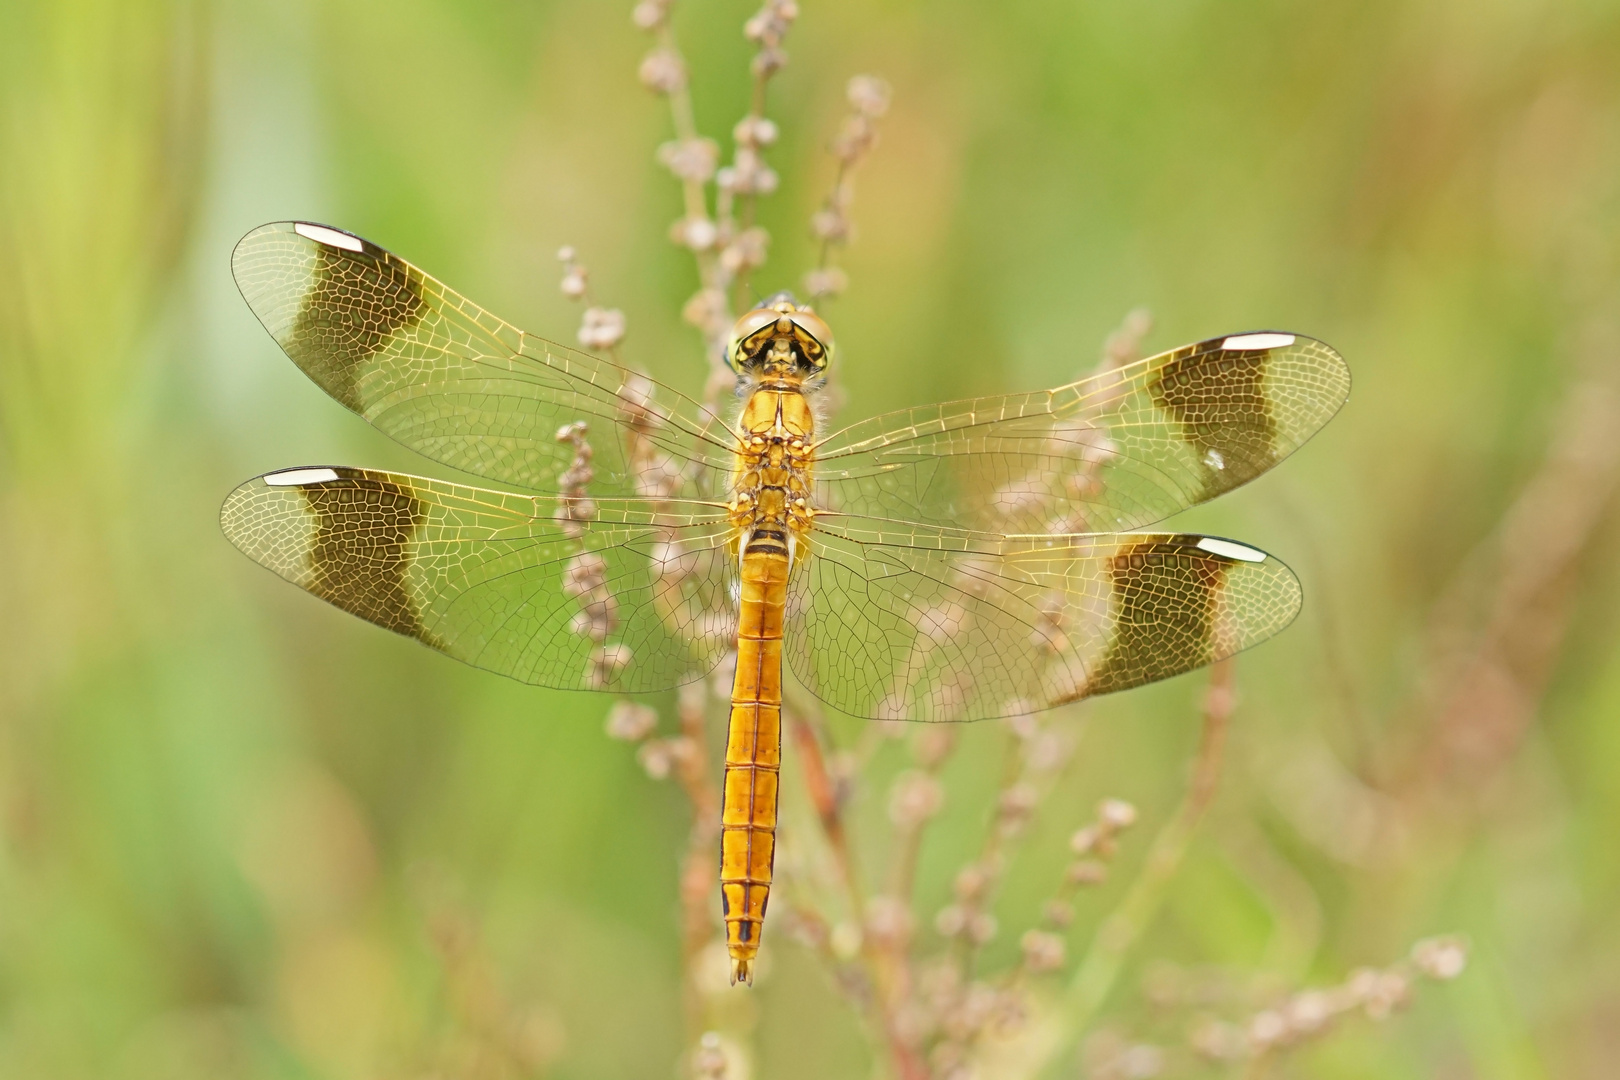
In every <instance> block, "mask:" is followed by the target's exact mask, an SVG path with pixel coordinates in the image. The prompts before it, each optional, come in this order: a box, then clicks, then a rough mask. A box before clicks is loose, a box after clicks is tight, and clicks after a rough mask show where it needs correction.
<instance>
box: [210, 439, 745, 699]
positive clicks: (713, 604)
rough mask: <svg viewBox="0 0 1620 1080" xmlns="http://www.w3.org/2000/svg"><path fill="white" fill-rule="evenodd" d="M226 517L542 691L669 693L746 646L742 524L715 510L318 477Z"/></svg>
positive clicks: (261, 552)
mask: <svg viewBox="0 0 1620 1080" xmlns="http://www.w3.org/2000/svg"><path fill="white" fill-rule="evenodd" d="M582 514H588V519H587V520H580V517H581V516H582ZM220 523H221V525H222V526H223V528H224V530H225V535H226V536H227V537H228V538H229V539H230V541H231V542H232V543H233V544H235V545H236V546H237V547H238V548H240V549H241V550H242V551H243V552H245V553H246V554H247V555H248V556H249V557H250V558H252V559H254V560H255V561H257V562H259V563H260V564H262V565H264V566H266V567H268V568H270V569H271V570H273V571H275V572H276V573H277V574H279V575H280V576H282V577H283V578H286V579H287V580H288V581H290V582H292V583H293V584H295V585H297V586H299V587H300V588H303V589H305V590H307V591H309V592H311V593H313V594H314V595H316V596H318V597H320V598H321V599H323V600H325V601H327V602H328V603H330V604H333V605H335V606H337V607H340V608H342V609H343V610H345V611H348V612H351V613H353V614H355V615H358V616H360V617H361V618H363V619H366V620H369V621H370V622H373V623H376V624H377V625H378V626H382V627H384V628H386V629H389V630H392V631H394V632H395V633H399V634H404V635H406V636H407V637H413V638H415V639H417V640H418V641H421V642H422V643H424V644H426V645H429V646H431V647H432V648H435V649H437V650H439V651H440V652H443V653H445V654H447V655H449V656H453V657H455V658H456V659H458V660H462V661H465V662H466V663H469V664H472V665H473V666H475V667H480V668H485V669H487V670H489V671H495V672H499V673H500V674H502V675H509V676H511V677H512V678H514V679H520V680H522V681H523V682H528V683H535V684H538V685H541V686H555V687H560V688H562V689H593V690H615V691H620V692H635V691H651V690H662V689H668V688H669V687H672V686H676V685H679V684H680V683H683V682H688V681H690V680H692V679H694V678H697V677H699V676H701V675H703V674H704V673H705V672H707V671H709V670H711V669H712V668H713V667H714V666H715V665H716V664H717V663H718V662H719V660H720V657H721V656H723V655H724V654H725V652H726V651H727V650H728V649H730V648H731V646H732V643H733V640H734V639H735V636H736V627H737V615H736V609H735V604H734V601H733V600H732V595H733V585H734V581H735V578H736V573H737V571H736V559H735V558H734V556H733V555H732V554H731V552H730V550H729V549H728V547H727V545H728V543H729V542H730V537H731V532H732V530H731V528H730V526H729V523H728V522H727V519H726V516H725V511H724V508H723V507H716V506H714V505H713V504H709V503H699V502H681V501H661V502H657V503H654V502H649V501H644V500H640V499H624V500H592V501H590V502H588V503H585V504H580V503H577V502H576V503H570V502H569V501H568V500H566V499H559V498H549V497H538V496H522V495H511V494H505V493H502V492H496V491H485V490H482V489H479V488H470V487H463V486H461V485H459V484H448V483H444V482H441V481H437V480H426V479H423V478H421V477H415V476H404V475H401V474H398V473H384V472H373V471H370V470H365V469H350V468H306V469H291V470H285V471H283V472H279V473H270V474H267V475H265V476H262V477H259V478H258V479H255V480H249V481H248V482H247V483H245V484H243V485H242V486H241V487H239V488H237V489H236V490H235V491H233V492H231V494H230V496H229V498H227V499H226V500H225V505H224V507H223V508H222V510H221V511H220Z"/></svg>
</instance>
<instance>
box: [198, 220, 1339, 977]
mask: <svg viewBox="0 0 1620 1080" xmlns="http://www.w3.org/2000/svg"><path fill="white" fill-rule="evenodd" d="M232 269H233V272H234V275H235V278H236V282H237V284H238V286H239V288H240V290H241V293H242V296H243V297H244V298H245V299H246V301H247V303H248V306H249V307H251V308H252V309H253V312H254V314H255V315H257V316H258V318H259V320H260V321H261V322H262V323H263V324H264V327H265V328H266V329H267V330H268V331H269V332H270V335H271V337H273V338H274V339H275V340H276V342H277V343H278V344H279V345H280V346H281V348H282V349H283V351H284V352H285V353H286V354H287V356H288V357H289V358H290V359H291V360H292V361H293V363H295V364H296V365H298V367H299V368H301V369H302V370H303V371H304V373H305V374H307V375H308V376H309V377H310V378H311V379H313V380H314V381H315V383H316V384H317V385H319V386H320V387H321V389H323V390H325V391H326V392H327V393H328V394H329V395H331V396H332V397H333V398H335V399H336V400H337V401H338V402H339V403H340V404H342V405H344V406H345V407H346V408H348V409H349V410H351V411H352V412H355V413H357V414H359V415H360V416H361V417H362V418H364V419H365V420H366V421H368V422H369V423H370V424H371V425H372V426H374V427H375V428H377V429H378V430H380V431H382V432H383V433H385V434H387V435H389V436H391V437H392V438H394V439H396V440H398V441H399V442H400V443H402V444H404V445H405V446H408V447H410V448H411V449H412V450H415V451H417V452H418V453H420V454H422V455H423V456H425V457H427V458H429V459H431V460H433V461H435V462H437V463H439V464H440V465H443V466H447V467H448V468H450V469H453V470H456V471H459V472H461V473H465V474H470V475H471V476H473V477H477V478H480V479H482V480H484V481H490V482H493V483H495V484H497V485H499V488H491V487H481V486H473V485H469V484H462V483H454V482H451V481H447V480H439V479H430V478H425V477H420V476H410V475H404V474H399V473H393V472H384V471H377V470H372V469H362V468H351V467H347V466H339V465H331V466H303V467H298V468H289V469H282V470H279V471H276V472H271V473H266V474H264V475H262V476H259V477H257V478H255V479H252V480H249V481H247V482H246V483H244V484H242V485H241V486H240V487H238V488H236V490H234V491H233V492H232V493H231V494H230V495H229V497H228V498H227V499H226V501H225V504H224V506H223V508H222V511H221V522H222V525H223V528H224V532H225V535H226V536H227V537H228V538H229V539H230V541H231V542H232V543H234V544H235V545H236V546H237V547H238V548H240V549H241V550H242V551H243V552H245V553H246V554H247V555H248V556H249V557H250V558H252V559H254V560H255V561H257V562H259V563H261V564H262V565H264V566H265V567H268V568H269V569H270V570H272V571H274V572H275V573H276V574H278V575H280V576H281V577H283V578H285V579H286V580H288V581H290V582H292V583H293V584H295V585H297V586H299V587H301V588H303V589H305V590H307V591H308V592H310V593H312V594H314V595H315V596H317V597H319V598H320V599H322V600H325V601H327V602H328V603H330V604H333V605H335V606H337V607H339V608H342V609H343V610H345V611H348V612H351V613H353V614H355V615H358V616H360V617H361V618H363V619H366V620H368V621H370V622H372V623H375V624H377V625H378V626H381V627H384V628H386V629H388V630H392V631H394V632H396V633H399V634H403V635H405V636H407V637H411V638H414V639H416V640H417V641H419V642H421V643H423V644H425V645H428V646H430V647H432V648H433V649H436V650H438V651H440V652H442V653H445V654H447V655H449V656H452V657H454V658H456V659H458V660H461V661H464V662H466V663H468V664H472V665H474V666H476V667H479V668H483V669H486V670H489V671H493V672H498V673H500V674H502V675H507V676H510V677H512V678H515V679H519V680H521V681H523V682H525V683H531V684H536V685H540V686H548V687H560V688H564V689H585V690H597V691H604V692H609V693H615V694H639V693H650V692H655V691H662V690H667V689H670V688H672V687H675V686H678V685H680V684H683V683H686V682H690V681H693V680H697V679H701V678H704V677H706V676H708V675H709V674H710V673H712V672H713V671H715V670H716V669H717V668H719V667H720V666H721V665H722V664H723V663H727V662H728V661H729V662H731V663H733V664H734V665H735V672H734V674H733V675H732V677H731V682H732V690H731V700H730V714H729V724H728V730H727V736H726V744H725V757H724V770H723V788H722V800H721V833H720V837H721V839H720V875H719V877H720V901H721V911H722V915H723V919H724V924H725V929H726V942H727V947H728V950H729V953H730V957H731V965H732V981H733V983H735V982H737V981H739V980H741V981H743V982H751V981H752V975H753V970H754V966H755V964H756V961H757V956H758V951H759V946H760V940H761V934H762V932H763V928H764V922H765V911H766V906H767V902H768V899H769V896H770V888H771V881H772V870H773V865H774V856H775V850H776V830H777V802H778V791H779V781H780V771H781V745H782V739H781V731H782V701H783V672H784V670H786V669H791V671H792V672H793V674H794V676H795V677H796V679H797V680H798V682H799V683H800V684H802V686H803V687H804V688H805V689H806V690H808V691H809V692H810V693H811V694H813V695H815V696H816V697H817V698H819V699H820V700H821V701H823V702H825V703H826V704H827V705H830V706H832V707H833V708H834V709H837V710H839V711H842V712H844V713H848V714H852V715H854V716H857V717H867V718H871V719H875V720H913V721H924V722H946V721H968V720H981V719H988V718H994V717H1009V716H1018V715H1027V714H1029V713H1031V712H1034V711H1037V710H1044V709H1050V708H1053V707H1056V706H1059V705H1063V704H1066V703H1069V702H1074V701H1079V700H1080V699H1082V698H1086V697H1090V696H1093V695H1097V694H1105V693H1110V692H1114V691H1119V690H1125V689H1128V688H1131V687H1135V686H1140V685H1142V684H1144V683H1150V682H1154V681H1156V680H1159V679H1165V678H1169V677H1171V676H1174V675H1178V674H1181V673H1183V672H1186V671H1190V670H1193V669H1195V668H1198V667H1201V666H1203V665H1206V664H1209V663H1212V662H1214V661H1216V660H1220V659H1223V658H1225V657H1227V656H1230V655H1232V654H1234V653H1236V652H1238V651H1239V650H1242V649H1245V648H1247V647H1249V646H1251V645H1254V644H1256V643H1258V642H1260V641H1263V640H1265V639H1266V638H1269V637H1271V636H1272V635H1274V634H1276V633H1277V632H1279V631H1280V630H1282V629H1283V628H1284V627H1286V626H1287V625H1288V624H1289V623H1290V622H1291V621H1292V620H1293V619H1294V617H1295V615H1296V614H1297V613H1298V612H1299V610H1300V607H1301V603H1302V593H1301V589H1300V585H1299V582H1298V580H1297V579H1296V578H1295V576H1294V575H1293V574H1292V573H1291V572H1290V571H1289V569H1288V567H1286V566H1285V565H1284V564H1283V563H1282V562H1280V561H1279V560H1277V559H1276V558H1274V557H1272V556H1270V555H1268V554H1266V553H1265V552H1263V551H1260V550H1258V549H1256V548H1254V547H1251V546H1249V545H1248V544H1244V543H1239V542H1237V541H1234V540H1230V539H1226V538H1223V537H1216V536H1203V535H1193V534H1182V533H1168V532H1143V531H1138V530H1142V529H1144V528H1145V527H1146V526H1149V525H1152V524H1153V523H1155V522H1158V521H1161V520H1162V519H1164V518H1166V517H1169V516H1170V515H1172V514H1174V513H1176V512H1178V511H1181V510H1184V509H1186V508H1188V507H1191V506H1195V505H1197V504H1200V503H1203V502H1206V501H1207V500H1209V499H1212V498H1214V497H1216V496H1218V495H1221V494H1222V493H1224V492H1227V491H1230V490H1231V489H1233V488H1235V487H1237V486H1239V485H1240V484H1243V483H1246V482H1247V481H1249V480H1252V479H1254V478H1255V477H1256V476H1259V475H1260V474H1261V473H1264V472H1265V471H1266V470H1268V469H1270V468H1271V467H1272V466H1273V465H1275V464H1276V463H1277V462H1279V461H1281V460H1282V459H1283V458H1285V457H1287V456H1288V455H1289V454H1290V453H1292V452H1293V451H1294V450H1296V449H1297V448H1298V447H1299V446H1300V445H1301V444H1302V443H1304V442H1305V441H1306V440H1307V439H1308V438H1310V437H1311V436H1312V435H1313V434H1314V433H1315V432H1316V431H1317V430H1318V429H1319V428H1321V427H1322V425H1324V424H1325V423H1326V422H1327V421H1328V420H1329V419H1330V418H1331V417H1332V416H1333V415H1334V413H1335V412H1337V411H1338V409H1339V408H1340V406H1341V405H1342V404H1343V403H1344V401H1345V400H1346V398H1347V397H1348V395H1349V390H1350V377H1349V371H1348V369H1347V367H1346V365H1345V363H1344V360H1343V359H1342V358H1341V357H1340V356H1339V354H1338V353H1337V352H1335V351H1334V350H1333V349H1331V348H1329V347H1328V346H1327V345H1325V344H1323V343H1322V342H1321V341H1318V340H1315V339H1313V338H1310V337H1306V336H1304V335H1301V334H1293V333H1280V332H1273V331H1262V332H1250V333H1238V334H1228V335H1225V336H1223V337H1217V338H1210V339H1208V340H1206V341H1200V342H1198V343H1196V344H1192V345H1187V346H1184V347H1182V348H1179V349H1174V350H1172V351H1169V352H1165V353H1161V354H1159V355H1157V356H1153V357H1150V358H1147V359H1142V360H1137V361H1135V362H1133V363H1126V364H1123V365H1121V366H1118V367H1115V368H1113V369H1110V370H1105V371H1102V372H1100V373H1098V374H1095V375H1093V376H1091V377H1088V378H1085V379H1081V380H1080V381H1077V382H1073V383H1069V384H1068V385H1065V386H1060V387H1057V388H1055V389H1050V390H1042V391H1038V392H1035V393H1023V394H1010V395H1005V396H995V397H981V398H976V399H972V400H963V401H955V402H950V403H946V404H936V405H927V406H922V407H918V408H911V409H906V410H903V411H900V412H895V413H890V414H887V415H880V416H877V417H874V418H872V419H868V420H863V421H861V422H859V423H855V424H852V425H849V426H846V427H843V428H840V429H838V430H834V431H829V432H825V433H824V432H823V431H822V430H821V424H820V423H819V422H818V409H817V396H816V395H817V391H818V389H819V388H820V387H821V386H822V385H823V384H824V382H825V379H826V376H827V373H828V371H829V368H830V367H831V365H832V362H833V357H834V339H833V334H832V331H831V329H830V328H829V326H828V324H827V322H826V321H825V320H824V319H823V318H822V317H821V316H820V315H819V314H817V313H816V312H815V311H813V310H812V309H811V308H810V307H808V306H804V305H800V304H798V303H796V302H795V301H794V300H793V298H792V296H791V295H789V294H786V293H783V294H779V295H777V296H774V297H772V298H770V299H769V300H767V301H765V302H764V303H763V304H761V306H760V307H758V308H757V309H755V310H752V311H749V312H747V313H746V314H744V315H743V316H742V317H741V319H740V320H739V321H738V322H737V324H736V327H735V330H734V333H733V335H732V337H731V341H730V345H729V347H728V349H727V351H726V356H725V359H726V362H727V364H728V365H729V366H730V367H731V369H732V370H733V371H734V372H735V373H736V376H737V402H736V404H735V405H733V406H732V407H731V408H729V409H723V408H720V407H718V406H716V407H709V406H705V405H704V404H702V403H700V402H698V401H695V400H693V399H692V398H690V397H687V396H686V395H684V394H682V393H680V392H678V391H676V390H674V389H672V388H671V387H668V386H664V385H661V384H659V383H656V382H654V381H653V380H652V379H651V378H649V377H648V376H646V375H644V374H641V373H640V372H637V371H634V370H632V369H630V368H627V367H624V366H621V365H620V364H618V363H615V362H612V361H611V360H609V359H604V358H602V357H600V356H594V355H589V354H587V353H585V352H581V351H578V350H575V349H572V348H567V347H565V346H562V345H559V344H557V343H555V342H552V341H548V340H545V339H543V338H539V337H535V336H534V335H532V334H528V333H526V332H524V331H522V330H519V329H518V328H516V327H514V326H512V325H511V324H509V323H506V322H504V321H502V320H501V319H499V318H496V317H495V316H493V315H491V314H489V313H488V312H486V311H484V310H483V309H482V308H480V307H478V306H477V305H475V304H473V303H472V302H471V301H469V300H467V299H465V298H464V297H462V296H461V295H459V294H457V293H456V292H454V291H452V290H451V289H449V288H448V287H446V286H445V285H443V284H441V283H440V282H439V281H437V280H436V279H434V278H432V277H430V276H429V275H427V274H426V273H424V272H422V271H421V270H419V269H418V268H417V267H415V266H413V265H412V264H410V263H409V262H406V261H405V260H404V259H402V258H400V257H398V256H397V255H394V254H392V253H390V252H388V251H386V250H384V249H382V248H380V247H378V246H377V245H375V244H372V243H370V242H369V241H366V240H363V239H361V238H360V237H358V236H355V235H353V234H352V233H348V232H344V231H342V230H339V229H334V228H331V227H329V226H325V225H319V224H314V223H310V222H278V223H274V224H269V225H264V226H262V227H260V228H258V229H255V230H254V231H253V232H251V233H249V234H248V235H247V236H246V237H244V238H243V239H242V241H241V242H240V243H239V244H238V246H237V248H236V250H235V252H234V254H233V256H232ZM513 489H516V490H513Z"/></svg>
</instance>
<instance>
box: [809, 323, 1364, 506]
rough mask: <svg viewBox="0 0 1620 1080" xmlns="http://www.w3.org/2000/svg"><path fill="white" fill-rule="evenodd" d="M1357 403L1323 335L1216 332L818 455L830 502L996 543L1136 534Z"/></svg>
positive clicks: (876, 422)
mask: <svg viewBox="0 0 1620 1080" xmlns="http://www.w3.org/2000/svg"><path fill="white" fill-rule="evenodd" d="M1349 394H1350V373H1349V369H1348V368H1347V367H1346V366H1345V363H1344V360H1343V359H1342V358H1341V357H1340V356H1339V354H1338V353H1336V352H1334V351H1333V350H1332V349H1331V348H1329V347H1328V346H1327V345H1325V344H1323V343H1322V342H1320V341H1317V340H1315V339H1314V338H1308V337H1304V336H1302V335H1299V334H1284V333H1272V332H1264V333H1251V334H1233V335H1228V336H1226V337H1223V338H1211V339H1210V340H1208V341H1201V342H1199V343H1197V344H1196V345H1187V346H1184V347H1183V348H1180V349H1176V350H1174V351H1173V352H1167V353H1162V354H1161V355H1159V356H1155V357H1151V358H1149V359H1146V360H1140V361H1137V362H1136V363H1133V364H1128V365H1125V366H1123V367H1121V368H1118V369H1115V370H1112V371H1108V372H1104V373H1102V374H1099V375H1095V376H1092V377H1090V378H1087V379H1082V380H1080V381H1079V382H1075V383H1070V384H1069V385H1068V386H1060V387H1058V388H1057V389H1055V390H1045V391H1041V392H1038V393H1033V394H1012V395H1008V396H1005V397H990V398H977V399H974V400H969V401H955V402H949V403H946V404H942V405H930V406H927V407H924V408H918V409H909V410H906V411H903V412H898V413H889V414H887V415H884V416H878V417H874V418H873V419H870V420H867V421H864V422H862V423H859V424H856V425H854V426H853V427H849V428H845V429H844V430H842V431H839V432H836V433H835V434H833V435H831V436H829V437H828V438H827V439H826V440H825V441H824V442H823V443H822V444H821V445H820V446H819V447H818V449H817V457H818V463H817V471H816V479H817V505H818V506H820V507H826V508H828V509H830V510H833V511H842V512H845V513H850V514H863V515H870V516H873V517H879V518H889V519H899V520H904V519H912V520H918V521H923V522H926V523H928V524H931V525H941V526H946V527H952V526H955V527H959V528H967V529H976V530H982V531H986V532H994V533H1079V532H1105V531H1113V530H1119V529H1137V528H1141V527H1142V526H1144V525H1149V524H1152V523H1153V522H1155V521H1160V520H1162V519H1164V518H1166V517H1168V516H1170V515H1171V514H1173V513H1175V512H1177V511H1178V510H1184V509H1186V508H1187V507H1189V506H1193V505H1195V504H1197V503H1201V502H1204V501H1206V500H1208V499H1212V498H1214V497H1215V496H1217V495H1219V494H1221V493H1222V492H1225V491H1230V490H1231V489H1232V488H1235V487H1237V486H1238V485H1239V484H1242V483H1245V482H1247V481H1249V480H1251V479H1253V478H1254V477H1256V476H1258V475H1260V474H1261V473H1263V472H1265V471H1266V470H1267V469H1269V468H1271V467H1272V466H1273V465H1275V464H1276V463H1277V462H1279V461H1281V460H1282V459H1283V458H1285V457H1287V456H1288V455H1289V454H1290V453H1292V452H1293V451H1294V450H1296V449H1297V448H1298V447H1299V446H1300V445H1301V444H1302V443H1304V442H1305V440H1306V439H1309V438H1310V437H1311V435H1313V434H1314V433H1315V432H1316V431H1317V430H1318V429H1319V428H1321V427H1322V425H1323V424H1325V423H1327V422H1328V420H1329V419H1331V418H1332V416H1333V414H1334V413H1335V412H1337V411H1338V410H1339V407H1340V406H1341V405H1343V404H1344V401H1345V399H1346V398H1347V397H1348V396H1349Z"/></svg>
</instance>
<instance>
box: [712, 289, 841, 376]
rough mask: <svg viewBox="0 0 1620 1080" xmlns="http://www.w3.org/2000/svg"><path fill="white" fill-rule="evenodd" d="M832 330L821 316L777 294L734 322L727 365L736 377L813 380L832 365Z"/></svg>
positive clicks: (788, 294)
mask: <svg viewBox="0 0 1620 1080" xmlns="http://www.w3.org/2000/svg"><path fill="white" fill-rule="evenodd" d="M832 357H833V337H832V330H831V329H830V328H829V327H828V326H827V324H826V322H825V321H823V319H822V318H821V316H819V315H817V314H816V313H815V312H814V311H812V310H810V308H809V307H808V306H805V305H800V304H798V303H796V302H795V301H794V299H793V294H792V293H788V292H779V293H777V294H776V295H775V296H772V297H771V298H770V299H768V300H766V301H765V302H764V303H763V304H761V305H760V306H759V307H757V308H755V309H754V310H753V311H750V312H747V313H745V314H744V315H743V317H742V318H740V319H738V320H737V325H736V327H735V328H734V329H733V330H732V331H731V344H730V345H729V346H728V347H727V348H726V363H727V364H728V365H730V367H731V370H733V371H735V372H737V373H738V374H739V375H741V374H744V373H747V374H754V375H785V374H788V373H789V372H792V373H794V374H797V375H798V376H799V377H800V378H801V379H809V378H813V377H815V376H817V375H820V374H822V373H823V372H825V371H826V370H827V365H828V364H830V363H832Z"/></svg>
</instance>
